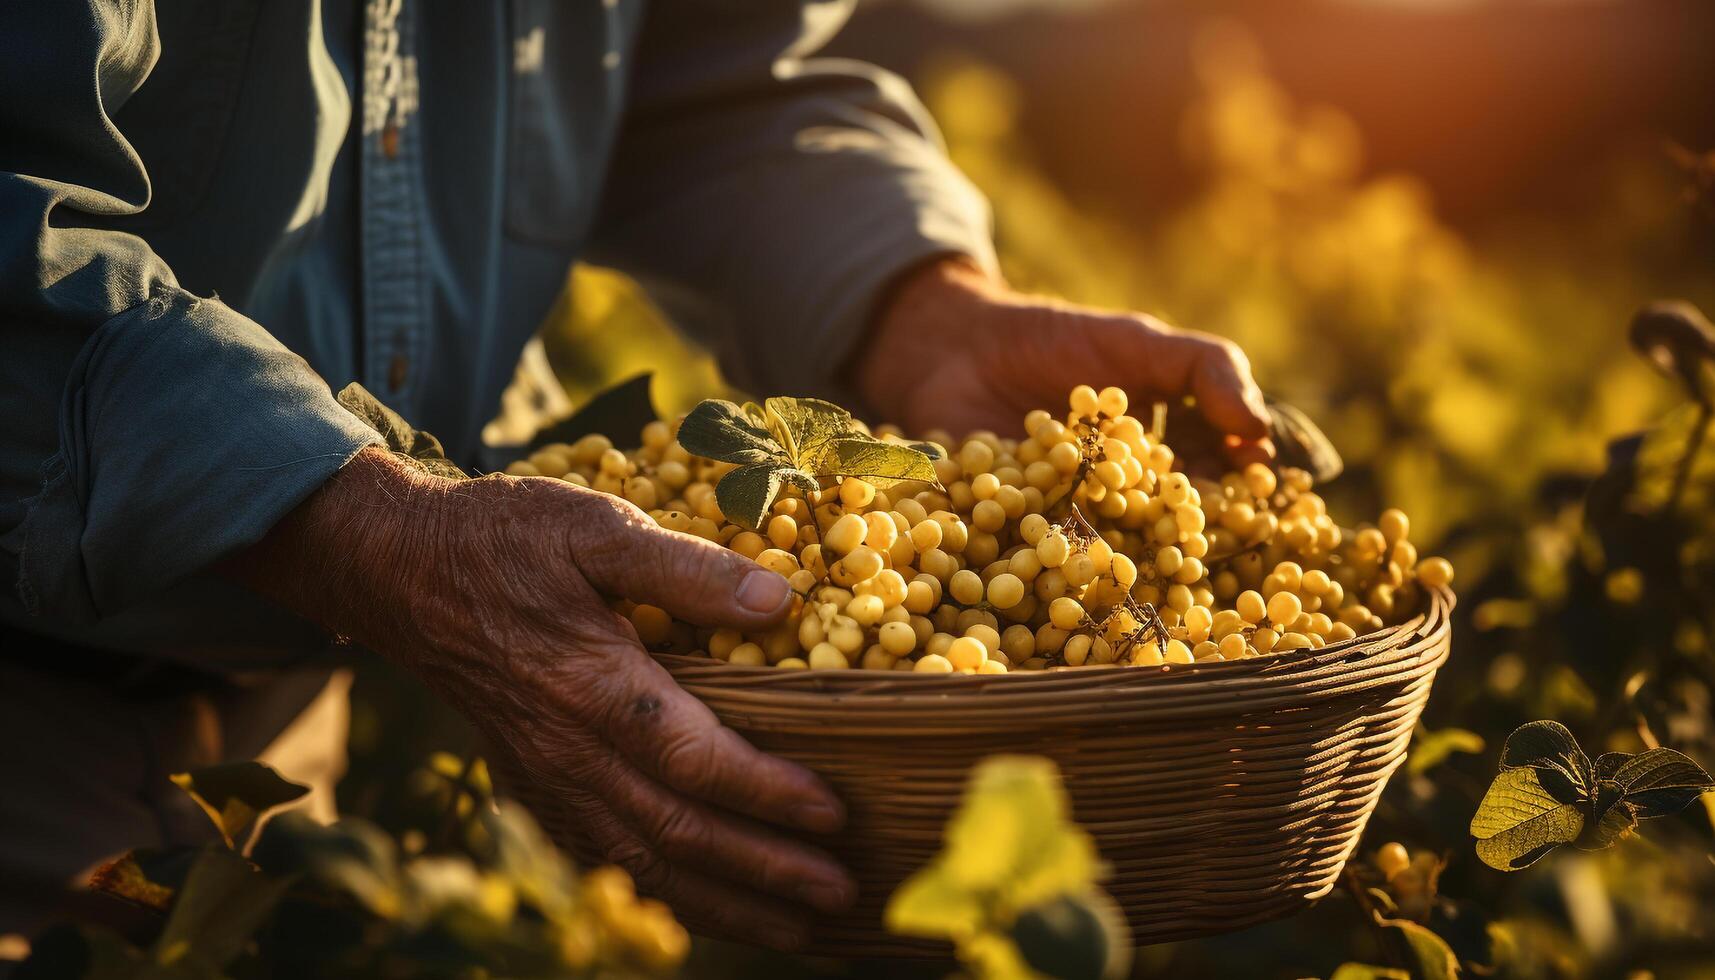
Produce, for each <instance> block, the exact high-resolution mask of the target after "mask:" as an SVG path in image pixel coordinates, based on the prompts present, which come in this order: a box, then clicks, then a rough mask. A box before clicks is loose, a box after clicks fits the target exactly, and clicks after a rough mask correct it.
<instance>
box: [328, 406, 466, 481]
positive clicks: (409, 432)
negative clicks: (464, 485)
mask: <svg viewBox="0 0 1715 980" xmlns="http://www.w3.org/2000/svg"><path fill="white" fill-rule="evenodd" d="M335 397H336V400H337V401H338V402H339V403H340V405H341V406H343V407H344V408H345V410H346V411H348V412H350V413H351V414H353V415H355V416H357V417H358V418H359V419H360V420H362V421H363V422H364V423H366V424H367V425H368V426H369V427H370V428H372V429H374V430H375V431H376V433H377V434H379V435H380V436H381V441H382V442H383V443H385V444H386V445H387V448H388V449H390V450H392V452H393V454H394V455H396V456H398V457H399V458H401V459H403V460H405V461H406V462H409V463H411V464H412V465H414V466H416V467H417V468H418V469H420V470H423V471H424V472H427V473H430V474H432V475H434V476H441V477H446V478H447V479H450V480H462V479H464V478H465V476H466V474H465V471H464V470H463V469H461V468H459V466H458V465H457V464H456V463H454V462H453V461H452V460H450V459H448V458H447V454H446V451H445V450H444V449H442V448H441V441H440V440H439V439H436V438H435V437H434V436H432V435H430V434H429V433H427V432H423V431H421V430H419V429H413V428H412V427H411V424H410V423H409V422H406V421H405V419H404V417H403V416H401V415H400V414H399V413H398V412H395V411H393V410H392V409H391V408H388V407H387V406H386V405H384V404H382V403H381V400H380V399H379V398H376V397H375V396H374V395H372V394H370V393H369V389H367V388H365V387H363V386H362V385H360V384H358V383H357V382H355V381H353V382H352V383H351V384H348V385H346V386H345V387H344V388H341V389H340V391H339V394H338V395H337V396H335Z"/></svg>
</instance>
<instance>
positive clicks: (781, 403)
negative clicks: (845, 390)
mask: <svg viewBox="0 0 1715 980" xmlns="http://www.w3.org/2000/svg"><path fill="white" fill-rule="evenodd" d="M762 407H763V412H764V414H765V415H766V417H767V419H768V429H769V431H770V432H772V433H774V439H775V441H776V442H778V443H780V445H781V446H783V447H785V449H786V456H787V458H788V459H790V460H791V461H792V465H793V466H796V467H798V468H799V469H801V470H806V471H808V472H810V473H815V474H816V475H818V476H821V475H825V474H824V472H823V470H822V467H821V465H820V461H821V459H822V455H823V453H824V452H826V451H827V447H828V443H830V442H832V441H833V440H835V439H838V438H841V437H843V436H845V435H846V434H847V433H849V432H850V431H851V428H852V415H851V413H850V412H848V411H846V410H845V409H843V408H841V407H840V406H838V405H835V404H834V403H833V402H825V401H822V400H821V399H820V398H785V397H780V398H770V399H768V400H767V401H766V402H764V403H763V406H762Z"/></svg>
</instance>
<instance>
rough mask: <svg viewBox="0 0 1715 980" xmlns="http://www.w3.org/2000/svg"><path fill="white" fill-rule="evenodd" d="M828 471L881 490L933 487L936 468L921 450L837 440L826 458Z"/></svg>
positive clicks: (828, 447) (868, 442)
mask: <svg viewBox="0 0 1715 980" xmlns="http://www.w3.org/2000/svg"><path fill="white" fill-rule="evenodd" d="M823 465H824V467H825V468H826V469H828V470H830V471H832V472H835V473H838V474H839V475H840V476H842V477H844V476H855V477H858V478H860V479H862V480H863V481H864V482H866V483H870V484H873V485H874V486H875V487H876V489H878V490H886V489H888V488H890V487H893V486H896V485H898V484H900V483H912V482H916V483H934V482H936V478H935V464H934V462H933V461H932V460H931V459H930V457H929V456H928V455H927V454H925V453H924V452H923V451H922V450H918V449H913V448H911V447H910V446H905V445H900V444H898V443H892V442H881V441H879V440H876V439H835V440H833V441H832V442H831V443H829V444H828V446H827V448H826V455H825V456H824V458H823Z"/></svg>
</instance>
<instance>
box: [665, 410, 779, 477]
mask: <svg viewBox="0 0 1715 980" xmlns="http://www.w3.org/2000/svg"><path fill="white" fill-rule="evenodd" d="M679 444H680V445H681V446H684V447H685V451H686V452H689V453H691V454H693V455H696V456H701V457H703V458H704V459H716V460H720V461H721V462H723V463H740V464H748V463H773V464H775V465H777V466H787V465H790V463H791V457H789V456H788V455H787V454H786V450H785V448H784V447H782V446H781V445H780V443H779V442H777V441H775V439H774V436H773V435H771V434H770V433H769V432H768V430H767V429H765V428H763V427H762V426H761V425H759V424H757V422H756V421H755V420H753V419H752V418H751V417H750V416H749V415H747V414H745V411H744V409H742V408H740V407H739V406H737V405H734V404H733V403H732V402H729V401H722V400H721V399H719V398H710V399H706V400H704V401H702V402H699V403H697V407H696V408H693V409H691V414H689V415H687V416H685V421H684V422H683V423H681V424H680V426H679Z"/></svg>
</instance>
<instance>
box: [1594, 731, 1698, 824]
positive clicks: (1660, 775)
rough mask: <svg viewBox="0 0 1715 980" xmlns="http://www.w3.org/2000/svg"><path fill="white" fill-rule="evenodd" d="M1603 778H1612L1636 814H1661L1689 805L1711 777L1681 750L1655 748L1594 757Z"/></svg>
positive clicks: (1653, 815) (1642, 816) (1645, 817)
mask: <svg viewBox="0 0 1715 980" xmlns="http://www.w3.org/2000/svg"><path fill="white" fill-rule="evenodd" d="M1596 769H1597V771H1598V772H1599V773H1601V775H1602V777H1603V778H1604V779H1611V780H1613V781H1614V782H1615V783H1616V784H1617V785H1618V786H1619V788H1620V791H1621V792H1622V793H1623V794H1624V795H1625V800H1626V802H1627V803H1628V804H1630V805H1631V806H1632V808H1633V809H1635V810H1636V811H1637V815H1638V817H1639V818H1644V819H1647V818H1650V817H1663V816H1667V815H1668V814H1671V813H1678V812H1679V811H1681V810H1683V809H1685V808H1686V807H1688V806H1690V805H1691V804H1692V803H1693V802H1694V801H1696V799H1697V798H1698V797H1700V796H1702V795H1703V794H1704V793H1705V792H1707V791H1708V790H1709V789H1711V788H1715V779H1711V778H1710V776H1709V773H1707V772H1705V771H1704V769H1703V767H1702V766H1700V765H1698V764H1697V763H1695V762H1693V761H1691V759H1690V758H1689V757H1688V756H1686V755H1685V754H1684V753H1681V752H1675V751H1674V750H1673V749H1667V748H1656V749H1650V750H1649V751H1647V752H1640V753H1638V754H1637V755H1627V754H1625V753H1623V752H1610V753H1608V754H1606V755H1604V756H1602V757H1601V758H1600V759H1598V760H1596Z"/></svg>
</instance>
